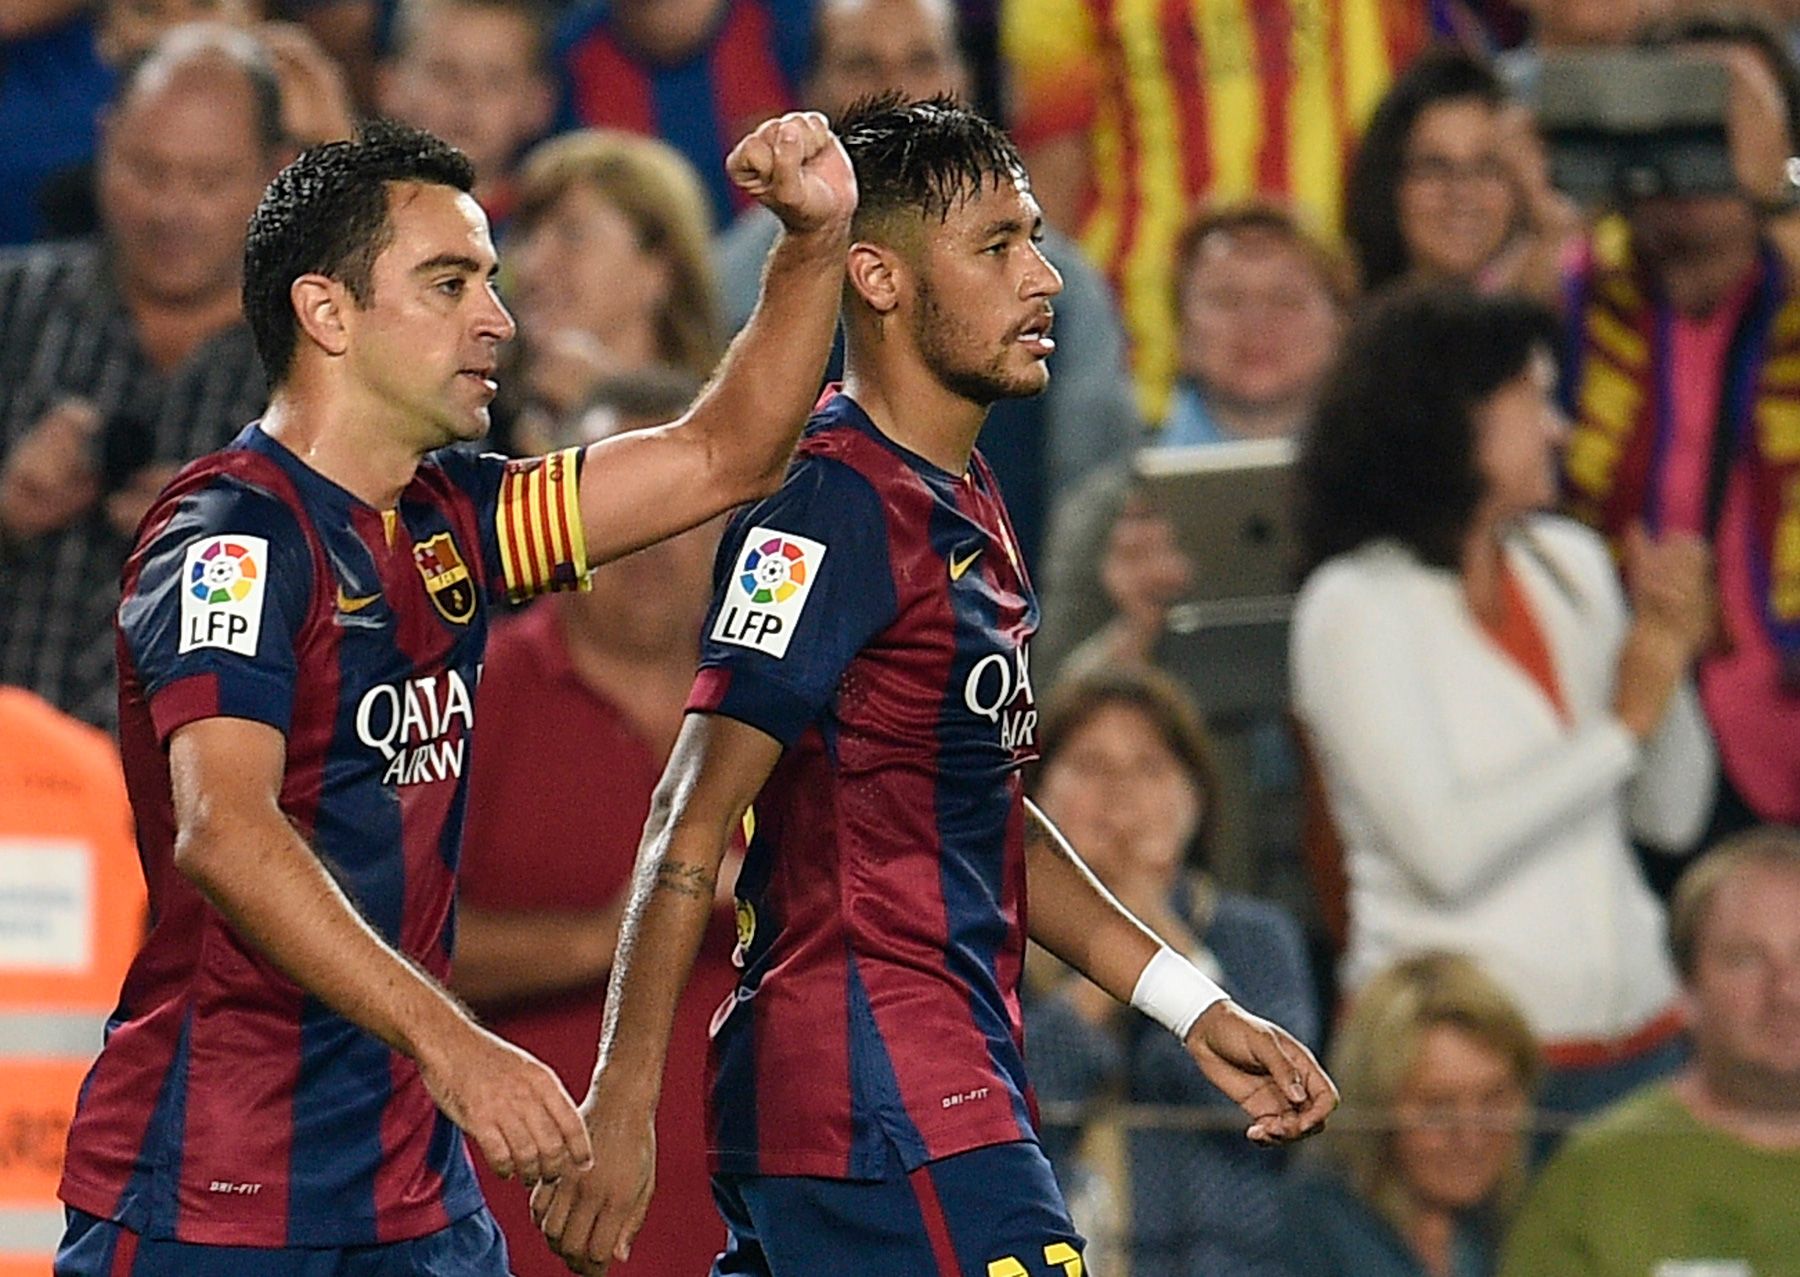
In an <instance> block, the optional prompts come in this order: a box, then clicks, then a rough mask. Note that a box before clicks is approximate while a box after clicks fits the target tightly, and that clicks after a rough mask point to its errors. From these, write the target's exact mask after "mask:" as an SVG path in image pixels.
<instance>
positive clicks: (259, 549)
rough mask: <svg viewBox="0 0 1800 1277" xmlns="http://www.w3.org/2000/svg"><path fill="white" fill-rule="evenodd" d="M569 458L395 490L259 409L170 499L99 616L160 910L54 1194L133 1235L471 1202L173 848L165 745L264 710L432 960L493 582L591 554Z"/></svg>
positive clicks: (444, 944) (451, 462)
mask: <svg viewBox="0 0 1800 1277" xmlns="http://www.w3.org/2000/svg"><path fill="white" fill-rule="evenodd" d="M580 461H581V456H580V454H579V453H578V452H576V451H574V450H571V451H568V452H564V453H559V454H556V455H553V456H551V457H548V458H542V459H538V460H533V461H527V462H507V461H503V460H502V459H500V458H498V457H479V458H478V457H474V456H468V455H464V454H461V453H457V452H444V453H440V454H436V455H435V456H434V457H433V458H430V459H427V460H426V461H425V462H423V463H422V464H421V465H420V466H419V468H418V471H417V474H416V476H415V477H414V479H413V480H412V482H411V484H410V485H409V486H408V487H407V488H406V489H405V491H404V492H403V493H402V494H401V498H400V501H399V503H398V505H397V507H396V508H395V509H394V510H392V511H385V512H384V511H381V510H376V509H374V508H372V507H370V506H368V505H365V504H364V503H362V502H361V501H359V500H357V499H356V498H355V497H354V496H352V495H351V494H350V493H349V492H347V491H345V490H344V489H343V488H340V487H338V486H337V485H336V484H334V483H332V482H331V481H330V480H328V479H326V478H325V477H324V476H322V475H320V474H319V473H317V472H316V471H314V470H311V469H309V468H308V467H307V466H306V465H304V464H303V463H302V462H301V461H300V460H298V459H297V458H296V457H295V456H294V455H293V454H292V453H290V452H288V451H287V450H286V449H285V448H284V447H282V446H281V444H280V443H278V442H276V441H275V440H274V439H272V438H271V437H270V436H268V435H266V434H264V433H263V431H262V430H261V429H260V427H258V426H255V425H252V426H250V427H248V428H246V430H245V431H244V432H243V434H241V435H240V436H239V437H238V439H237V440H236V441H235V442H234V443H233V444H232V446H231V447H229V448H227V449H226V450H224V451H222V452H218V453H214V454H212V455H211V456H208V457H205V458H202V459H201V460H199V461H197V462H195V463H194V464H193V465H191V466H189V467H188V468H187V469H186V470H185V471H183V472H182V474H181V475H180V477H178V478H177V479H176V481H175V482H174V483H173V484H172V485H171V486H170V487H169V488H168V489H167V490H166V491H165V492H164V493H163V495H162V496H161V497H160V498H158V500H157V503H156V505H155V506H154V507H152V509H151V511H150V513H149V515H148V516H146V518H145V521H144V523H143V525H142V526H141V528H140V531H139V536H138V541H137V545H136V548H135V550H134V551H133V553H132V555H131V557H130V559H129V560H128V562H127V564H126V567H125V573H124V581H123V590H122V597H123V601H122V603H121V604H120V607H119V614H118V626H117V633H118V652H119V672H120V679H119V684H120V689H119V696H120V710H121V712H120V747H121V752H122V754H123V757H124V762H125V772H126V780H127V783H128V785H129V788H130V792H131V800H132V806H133V808H134V809H135V811H136V815H137V838H138V849H139V855H140V858H141V860H142V863H143V868H144V875H145V879H146V882H147V885H148V887H149V895H150V909H151V929H150V932H149V935H148V937H147V938H146V940H145V942H144V945H143V948H142V950H141V951H140V952H139V954H138V956H137V959H136V961H135V962H134V963H133V965H132V967H131V970H130V973H129V974H128V975H127V977H126V980H125V984H124V988H123V990H122V992H121V994H120V1001H119V1005H118V1008H117V1009H116V1011H115V1012H114V1013H113V1015H112V1017H111V1020H110V1023H109V1025H108V1031H107V1039H106V1046H105V1048H104V1049H103V1050H102V1052H101V1054H100V1058H99V1059H98V1060H97V1061H96V1062H95V1064H94V1067H93V1069H92V1071H91V1072H90V1073H89V1075H88V1078H87V1081H86V1083H85V1085H84V1088H83V1091H82V1097H81V1103H80V1107H79V1110H78V1112H77V1114H76V1117H75V1120H74V1123H73V1125H72V1127H71V1130H70V1136H69V1151H68V1157H67V1160H66V1164H65V1169H64V1176H63V1182H62V1188H61V1193H62V1197H63V1199H64V1200H65V1201H67V1202H68V1203H69V1204H71V1205H72V1206H75V1207H77V1208H79V1209H80V1210H83V1211H86V1212H88V1213H89V1214H92V1215H96V1216H100V1217H102V1218H106V1219H112V1220H116V1221H118V1222H119V1223H121V1224H123V1225H124V1226H125V1227H127V1228H129V1229H131V1230H132V1231H133V1232H136V1233H139V1234H141V1235H143V1236H146V1237H153V1238H163V1239H175V1240H179V1241H184V1242H199V1243H207V1244H217V1245H239V1246H257V1247H280V1246H325V1247H342V1246H352V1245H362V1244H370V1243H384V1242H393V1241H399V1240H404V1239H407V1238H412V1237H417V1236H421V1235H423V1234H426V1233H429V1232H434V1231H436V1230H438V1229H440V1228H443V1227H446V1226H447V1225H449V1224H450V1223H453V1222H454V1221H456V1220H457V1219H459V1218H461V1217H463V1216H466V1215H468V1214H470V1213H472V1212H474V1211H476V1210H477V1209H479V1208H480V1206H481V1193H480V1189H479V1188H478V1187H477V1185H476V1182H475V1175H474V1172H473V1169H472V1168H471V1166H470V1163H469V1158H468V1154H467V1152H466V1151H465V1149H464V1147H463V1142H462V1137H461V1135H460V1133H459V1132H458V1131H457V1130H456V1128H455V1127H454V1126H452V1125H451V1123H450V1122H449V1120H448V1119H446V1118H445V1117H443V1116H442V1115H441V1114H440V1113H439V1112H438V1111H437V1108H436V1107H435V1105H434V1104H433V1103H432V1100H431V1097H430V1095H429V1094H428V1093H427V1091H426V1089H425V1086H424V1084H423V1082H422V1081H421V1079H420V1076H419V1072H418V1069H417V1067H416V1066H415V1065H414V1064H413V1063H412V1061H410V1060H408V1059H404V1058H402V1057H400V1056H398V1055H396V1054H395V1053H394V1052H392V1051H391V1050H389V1049H388V1047H387V1046H385V1045H384V1044H383V1043H382V1042H380V1041H379V1040H378V1039H376V1038H375V1037H374V1036H373V1035H371V1034H369V1033H366V1032H365V1031H363V1030H362V1029H360V1028H358V1027H357V1026H355V1025H354V1024H351V1023H350V1022H349V1021H347V1020H345V1019H344V1018H343V1017H341V1016H339V1015H337V1014H336V1013H334V1012H332V1011H330V1010H328V1009H327V1008H326V1007H325V1006H323V1005H322V1004H321V1003H319V1002H318V1001H317V1000H316V999H314V998H312V997H310V996H308V994H307V993H306V992H305V991H304V990H303V989H301V988H300V987H299V986H298V985H296V984H295V983H294V982H293V981H292V980H290V979H288V978H287V977H286V976H285V975H283V974H282V973H281V972H280V971H279V970H277V969H276V967H275V966H274V965H273V964H272V963H271V962H270V961H269V960H268V959H267V958H265V957H264V956H263V955H262V954H261V953H260V952H259V951H258V950H257V949H255V948H254V947H252V946H251V945H250V944H249V943H248V942H246V941H245V940H244V939H242V938H241V937H240V936H239V935H237V934H236V933H235V932H234V931H233V930H232V929H231V927H230V926H229V925H228V924H227V923H226V921H225V919H224V918H223V916H222V915H221V914H219V913H218V912H217V911H216V910H215V909H214V908H213V907H212V906H211V905H210V904H209V903H208V902H207V901H206V899H205V898H204V897H203V896H202V895H201V893H200V892H199V891H198V889H196V888H195V887H194V885H193V884H192V883H190V882H189V881H188V880H187V879H186V878H185V877H183V876H182V875H181V874H180V873H178V872H177V871H176V869H175V867H174V862H173V855H172V849H173V845H174V840H175V833H176V828H175V816H174V811H173V804H172V798H171V792H170V779H169V762H168V755H167V753H166V752H165V751H166V746H167V742H168V740H169V737H170V736H171V735H172V734H173V733H174V732H176V731H177V730H179V729H180V728H181V727H183V726H184V725H186V724H189V723H192V722H195V721H196V720H199V719H204V718H209V717H215V716H218V717H229V718H239V719H248V720H252V721H255V722H259V723H266V724H268V725H269V726H271V727H273V728H275V729H276V730H278V731H280V732H281V733H282V734H283V736H284V737H285V739H286V749H287V763H286V771H285V774H284V776H283V778H282V786H281V793H280V806H281V811H282V813H283V814H284V815H285V816H286V817H287V819H288V821H289V822H290V823H291V824H292V825H293V827H294V828H295V829H296V830H297V831H298V833H299V834H300V836H301V837H302V838H304V839H305V840H306V841H307V843H308V844H309V845H310V846H311V847H312V848H313V849H314V850H315V851H316V852H317V853H318V855H319V857H320V858H321V859H322V860H323V861H324V862H325V863H326V864H327V865H328V866H329V868H330V869H331V872H332V873H333V874H334V876H335V877H336V878H337V880H338V881H339V882H340V883H341V884H342V885H343V887H344V890H345V892H346V894H347V895H348V896H349V897H350V899H351V900H352V901H354V902H355V904H356V906H357V907H358V908H359V909H360V910H361V911H362V913H363V916H364V917H365V918H366V919H367V920H368V922H369V924H370V925H371V926H372V927H374V928H375V930H377V931H378V932H379V933H380V934H381V935H382V937H383V938H384V939H385V940H386V941H387V942H388V943H389V944H391V945H392V946H394V948H395V949H397V950H399V951H400V952H402V953H404V954H405V955H406V956H407V957H409V958H410V959H412V960H413V961H414V962H416V963H417V964H418V965H419V966H421V967H422V968H424V969H425V970H426V971H429V972H430V973H431V974H432V975H434V976H436V977H438V978H440V979H441V978H443V976H444V975H445V974H446V972H447V970H448V967H449V960H450V948H451V942H452V901H453V899H454V894H455V872H456V864H457V857H458V849H459V844H460V841H461V837H462V826H463V814H464V804H465V801H466V793H467V785H468V768H467V763H468V748H469V740H470V733H471V732H472V731H473V729H474V724H475V690H476V684H477V682H478V680H479V678H480V673H481V660H482V650H483V647H484V645H485V643H486V640H487V614H488V607H489V605H490V603H492V602H493V601H494V600H496V599H499V598H502V597H506V596H511V597H514V598H523V597H525V596H528V595H531V594H534V593H538V592H540V591H543V590H548V589H556V588H564V587H572V586H576V585H578V584H580V583H581V581H582V580H583V575H584V573H585V559H586V551H585V548H584V546H583V542H582V537H581V525H580V522H579V517H578V516H579V510H578V507H577V503H576V485H577V481H578V473H579V469H580Z"/></svg>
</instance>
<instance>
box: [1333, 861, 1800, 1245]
mask: <svg viewBox="0 0 1800 1277" xmlns="http://www.w3.org/2000/svg"><path fill="white" fill-rule="evenodd" d="M1670 938H1671V940H1672V942H1673V945H1674V950H1675V960H1676V962H1677V964H1678V965H1679V966H1680V968H1681V973H1682V983H1683V985H1684V986H1685V989H1686V994H1687V1005H1688V1010H1689V1023H1690V1025H1691V1032H1692V1034H1693V1040H1694V1059H1693V1063H1692V1064H1691V1065H1689V1067H1688V1068H1687V1069H1685V1070H1684V1071H1683V1072H1682V1073H1681V1074H1680V1075H1679V1076H1677V1077H1676V1078H1674V1079H1673V1080H1672V1081H1669V1082H1664V1083H1659V1084H1657V1085H1654V1086H1650V1087H1647V1088H1645V1089H1644V1090H1642V1091H1640V1092H1638V1093H1637V1094H1636V1095H1634V1096H1632V1097H1631V1098H1629V1099H1627V1100H1625V1101H1624V1102H1622V1103H1621V1104H1619V1105H1618V1106H1617V1107H1616V1108H1614V1109H1612V1110H1611V1111H1609V1112H1607V1113H1605V1114H1603V1115H1601V1116H1599V1117H1597V1118H1595V1119H1594V1120H1593V1122H1592V1123H1590V1124H1588V1125H1587V1126H1585V1127H1583V1128H1581V1129H1578V1130H1577V1131H1576V1133H1575V1134H1574V1135H1573V1136H1572V1137H1571V1138H1570V1139H1569V1141H1568V1142H1567V1143H1566V1144H1565V1145H1564V1147H1563V1149H1562V1151H1561V1152H1560V1153H1559V1154H1558V1155H1557V1157H1556V1158H1555V1160H1553V1161H1552V1162H1551V1163H1550V1165H1549V1166H1548V1167H1546V1168H1545V1169H1544V1171H1543V1173H1542V1175H1541V1176H1540V1178H1539V1180H1538V1182H1537V1184H1536V1185H1535V1186H1534V1187H1533V1188H1532V1191H1531V1194H1530V1196H1529V1198H1528V1199H1527V1201H1526V1203H1525V1207H1524V1209H1523V1211H1522V1212H1521V1213H1520V1216H1519V1220H1518V1224H1517V1226H1516V1227H1515V1229H1514V1230H1513V1233H1512V1236H1511V1238H1510V1239H1509V1240H1508V1242H1507V1248H1506V1262H1505V1264H1504V1265H1503V1267H1502V1268H1501V1272H1502V1274H1503V1275H1504V1277H1642V1275H1643V1274H1646V1273H1651V1274H1665V1275H1668V1277H1679V1275H1681V1274H1693V1275H1694V1277H1701V1275H1702V1274H1705V1275H1707V1277H1712V1275H1715V1274H1716V1275H1717V1277H1743V1275H1746V1274H1752V1273H1755V1274H1769V1277H1778V1275H1779V1274H1785V1273H1792V1272H1794V1271H1795V1265H1796V1263H1797V1262H1800V1211H1797V1210H1796V1209H1795V1206H1794V1204H1795V1203H1796V1202H1797V1201H1800V833H1797V832H1796V831H1794V830H1791V829H1777V828H1762V829H1756V830H1750V831H1746V832H1744V833H1740V834H1738V835H1737V836H1735V837H1733V838H1731V839H1728V840H1727V841H1726V842H1725V843H1723V844H1721V845H1720V846H1719V847H1718V848H1717V849H1716V850H1715V851H1713V852H1712V853H1710V854H1709V855H1708V856H1707V857H1706V858H1705V859H1704V860H1702V861H1700V863H1699V864H1697V865H1695V866H1694V868H1693V869H1692V870H1691V871H1690V872H1689V873H1688V875H1687V876H1686V877H1685V878H1683V879H1682V881H1681V885H1680V887H1679V888H1678V889H1677V891H1676V896H1675V903H1674V915H1673V919H1672V922H1671V928H1670ZM1338 1084H1339V1085H1340V1086H1341V1085H1343V1079H1342V1077H1341V1076H1339V1078H1338Z"/></svg>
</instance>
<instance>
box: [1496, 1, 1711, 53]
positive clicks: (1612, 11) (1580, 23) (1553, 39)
mask: <svg viewBox="0 0 1800 1277" xmlns="http://www.w3.org/2000/svg"><path fill="white" fill-rule="evenodd" d="M1518 3H1519V7H1520V8H1522V9H1524V10H1525V12H1526V13H1527V15H1529V17H1530V26H1529V34H1528V46H1530V45H1535V46H1537V47H1538V48H1578V47H1581V46H1584V45H1589V46H1591V45H1607V44H1624V43H1627V42H1628V41H1630V40H1631V38H1632V37H1633V36H1634V35H1636V34H1637V33H1638V31H1639V30H1641V29H1642V28H1643V27H1644V26H1645V25H1647V24H1648V23H1650V22H1652V21H1655V20H1656V19H1658V18H1661V17H1664V16H1665V15H1667V14H1668V13H1669V11H1670V10H1671V9H1674V8H1676V7H1677V4H1678V3H1679V4H1681V5H1682V6H1684V7H1687V8H1693V7H1694V6H1693V4H1692V2H1691V0H1518Z"/></svg>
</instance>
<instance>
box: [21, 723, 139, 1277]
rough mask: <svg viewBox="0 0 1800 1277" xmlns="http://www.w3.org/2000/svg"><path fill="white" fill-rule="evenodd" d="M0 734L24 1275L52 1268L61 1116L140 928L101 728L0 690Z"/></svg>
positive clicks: (115, 773)
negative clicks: (89, 725) (87, 724)
mask: <svg viewBox="0 0 1800 1277" xmlns="http://www.w3.org/2000/svg"><path fill="white" fill-rule="evenodd" d="M0 742H3V744H0V937H3V938H4V939H3V941H0V1130H3V1131H5V1132H6V1156H5V1159H4V1162H0V1202H3V1203H4V1210H5V1216H4V1218H5V1221H6V1222H5V1224H4V1225H3V1226H0V1271H5V1272H11V1273H15V1274H21V1275H22V1274H26V1273H47V1272H49V1271H50V1261H51V1252H52V1251H53V1250H54V1249H55V1247H56V1239H57V1238H58V1237H60V1236H61V1235H62V1231H63V1226H64V1225H63V1208H62V1203H60V1202H59V1201H57V1199H56V1186H57V1181H58V1179H59V1178H60V1177H61V1173H62V1158H63V1145H64V1143H65V1142H66V1141H67V1137H68V1130H69V1119H70V1118H71V1117H72V1116H73V1115H74V1112H75V1096H76V1093H77V1092H78V1091H79V1090H80V1088H81V1080H82V1078H83V1077H85V1076H86V1074H87V1071H88V1066H89V1065H91V1064H92V1063H93V1061H94V1055H95V1054H96V1053H97V1052H98V1051H99V1050H100V1042H101V1038H102V1037H103V1035H104V1033H105V1029H106V1018H107V1014H108V1013H109V1012H110V1011H111V1010H112V1008H113V1006H114V1004H115V1002H116V1001H117V999H118V991H119V981H120V980H121V979H123V978H124V975H125V971H126V968H127V967H129V966H130V965H131V956H132V954H133V953H135V952H136V951H137V943H138V940H139V938H140V937H141V935H142V933H143V924H144V881H143V876H142V875H141V874H140V873H139V872H138V859H137V846H136V845H135V843H134V842H133V841H132V837H131V808H130V805H129V804H128V803H127V801H126V797H125V777H124V774H123V772H122V771H121V770H120V767H119V752H118V750H117V749H115V748H114V747H113V743H112V741H110V740H109V739H107V737H106V735H105V733H103V732H99V731H96V730H95V729H93V728H91V727H87V726H85V725H83V724H81V723H77V722H75V721H74V720H73V719H70V718H68V717H66V716H65V715H63V714H60V713H58V712H57V711H56V710H54V709H52V708H51V707H50V706H49V705H46V704H45V703H44V702H43V701H41V700H39V699H38V698H37V697H35V696H33V695H32V694H31V693H29V692H25V691H21V690H20V689H18V688H16V687H0ZM36 1239H42V1241H41V1244H40V1243H39V1242H38V1241H37V1240H36ZM15 1265H16V1266H15Z"/></svg>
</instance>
